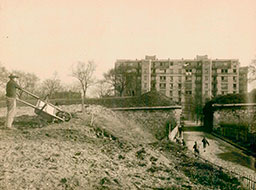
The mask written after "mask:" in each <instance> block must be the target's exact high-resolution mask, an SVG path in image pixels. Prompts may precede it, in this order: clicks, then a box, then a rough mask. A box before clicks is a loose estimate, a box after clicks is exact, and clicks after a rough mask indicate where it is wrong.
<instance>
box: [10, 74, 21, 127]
mask: <svg viewBox="0 0 256 190" xmlns="http://www.w3.org/2000/svg"><path fill="white" fill-rule="evenodd" d="M9 78H10V80H9V81H8V83H7V85H6V105H7V117H6V127H7V128H8V129H14V128H13V127H12V122H13V119H14V117H15V112H16V89H19V90H21V87H20V86H19V85H18V84H17V83H16V81H15V79H16V78H18V77H17V76H15V75H13V74H11V75H10V76H9Z"/></svg>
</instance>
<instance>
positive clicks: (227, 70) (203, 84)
mask: <svg viewBox="0 0 256 190" xmlns="http://www.w3.org/2000/svg"><path fill="white" fill-rule="evenodd" d="M115 64H116V66H118V65H127V64H129V65H130V66H133V67H136V68H139V72H138V73H139V75H140V77H138V78H137V80H138V81H136V83H140V89H139V91H138V89H133V90H135V91H136V92H135V93H134V94H143V93H145V92H148V91H150V90H153V89H155V90H157V91H160V92H161V93H163V94H165V95H166V96H168V97H170V98H171V99H172V100H173V101H174V102H177V103H178V104H181V105H183V106H184V109H183V110H184V111H185V112H188V113H192V112H193V111H192V109H193V110H194V112H199V108H196V107H202V105H204V103H205V101H206V100H207V99H210V98H213V97H215V96H217V95H225V94H230V93H243V92H247V72H248V69H247V68H245V67H242V68H240V63H239V60H238V59H209V58H208V56H207V55H204V56H196V58H195V59H157V58H156V56H146V57H145V59H142V60H117V61H116V63H115ZM126 91H127V92H129V91H130V90H129V89H127V90H126ZM126 95H129V94H126ZM197 109H198V110H197ZM195 110H197V111H195ZM190 117H194V116H190Z"/></svg>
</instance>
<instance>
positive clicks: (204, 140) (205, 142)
mask: <svg viewBox="0 0 256 190" xmlns="http://www.w3.org/2000/svg"><path fill="white" fill-rule="evenodd" d="M202 142H203V148H204V152H205V148H206V145H208V146H210V144H209V142H208V141H207V139H206V138H205V137H204V138H203V140H202Z"/></svg>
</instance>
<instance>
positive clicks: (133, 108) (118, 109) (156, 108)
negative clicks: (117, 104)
mask: <svg viewBox="0 0 256 190" xmlns="http://www.w3.org/2000/svg"><path fill="white" fill-rule="evenodd" d="M170 109H181V106H155V107H125V108H111V110H113V111H125V110H170Z"/></svg>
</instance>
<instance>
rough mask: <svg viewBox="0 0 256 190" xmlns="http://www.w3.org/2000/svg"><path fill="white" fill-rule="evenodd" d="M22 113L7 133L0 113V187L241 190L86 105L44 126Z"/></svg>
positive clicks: (123, 120)
mask: <svg viewBox="0 0 256 190" xmlns="http://www.w3.org/2000/svg"><path fill="white" fill-rule="evenodd" d="M65 109H66V110H67V111H72V112H76V111H77V110H79V109H80V107H77V106H68V107H65ZM24 113H26V116H20V117H17V118H16V122H15V127H16V129H17V130H6V129H4V126H3V120H4V117H3V116H4V114H5V113H4V111H2V110H0V114H2V115H0V117H1V118H0V119H1V120H0V189H7V190H9V189H10V190H16V189H48V190H49V189H89V190H90V189H111V190H112V189H159V190H160V189H242V188H241V186H240V182H239V181H238V180H237V179H236V178H234V177H232V176H230V175H229V174H226V173H223V172H222V171H219V170H217V169H216V168H214V167H213V166H211V165H208V164H205V163H203V162H201V161H200V160H198V159H196V158H195V157H194V156H193V154H192V153H191V152H190V151H187V150H186V149H184V148H182V147H180V146H179V145H176V144H174V143H170V142H167V141H161V142H159V141H156V139H155V138H154V136H152V135H151V134H150V132H149V131H145V130H144V129H143V127H142V126H140V125H139V124H137V123H134V122H133V121H131V120H129V118H127V117H123V116H122V114H120V113H117V112H112V111H110V110H108V109H106V108H103V107H100V106H90V107H89V108H88V109H87V114H85V115H82V114H81V113H74V114H73V116H74V118H73V119H72V120H71V121H69V122H66V123H54V124H48V125H46V124H45V123H44V122H42V121H40V120H38V118H37V117H35V116H33V111H31V108H26V107H22V108H20V109H19V110H18V115H17V116H19V115H22V114H24ZM28 113H29V114H28ZM29 115H31V116H29ZM92 118H93V119H92Z"/></svg>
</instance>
